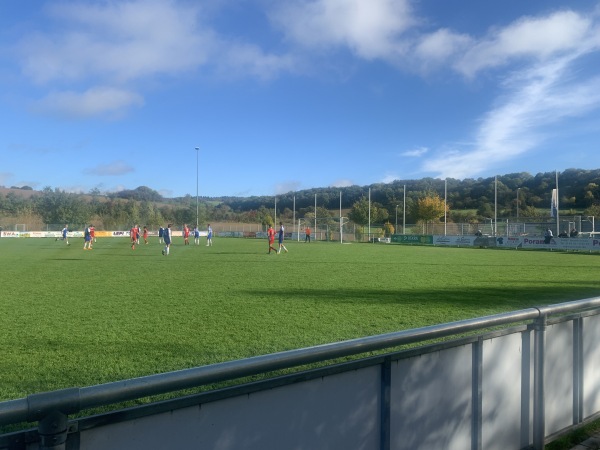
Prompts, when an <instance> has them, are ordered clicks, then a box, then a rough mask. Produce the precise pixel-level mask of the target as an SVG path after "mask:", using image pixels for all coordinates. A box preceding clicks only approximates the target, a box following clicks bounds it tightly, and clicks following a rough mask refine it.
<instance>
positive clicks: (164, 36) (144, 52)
mask: <svg viewBox="0 0 600 450" xmlns="http://www.w3.org/2000/svg"><path fill="white" fill-rule="evenodd" d="M49 8H50V12H51V15H52V16H53V17H54V18H55V19H56V20H57V21H58V23H59V24H60V25H61V26H60V27H58V28H57V31H54V32H47V33H42V32H38V33H36V34H33V35H32V36H30V37H28V38H26V39H24V40H23V41H22V42H21V44H20V46H19V49H20V52H21V54H22V65H23V71H24V73H25V75H27V76H28V77H30V78H31V79H32V80H34V81H35V82H37V83H47V82H50V81H54V82H65V81H66V82H73V81H78V80H82V79H85V78H86V77H90V76H91V77H97V76H101V77H104V78H106V79H109V80H112V81H113V82H125V81H129V80H132V79H136V78H139V77H144V76H148V75H154V74H174V73H178V72H181V71H183V70H189V69H191V68H194V67H196V66H198V65H199V64H201V63H202V62H204V61H205V60H206V57H207V55H206V49H207V48H210V46H211V44H212V35H211V33H210V32H202V31H198V30H197V28H196V17H197V14H198V10H197V9H194V8H190V7H187V6H184V5H183V4H175V3H174V2H173V1H157V0H149V1H129V2H109V3H102V4H100V5H98V4H97V5H92V4H87V3H83V2H82V3H73V2H70V3H57V4H52V5H51V6H50V7H49Z"/></svg>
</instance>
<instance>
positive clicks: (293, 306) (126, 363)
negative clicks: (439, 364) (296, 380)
mask: <svg viewBox="0 0 600 450" xmlns="http://www.w3.org/2000/svg"><path fill="white" fill-rule="evenodd" d="M71 242H72V245H71V246H69V247H67V246H66V245H65V244H64V243H63V242H61V241H58V242H55V241H54V240H53V239H0V267H1V268H2V275H1V284H0V289H1V294H0V298H1V299H2V300H1V303H2V314H0V352H1V354H2V364H1V365H0V380H2V383H0V400H8V399H15V398H21V397H25V396H27V395H28V394H32V393H36V392H41V391H49V390H54V389H59V388H64V387H73V386H89V385H94V384H99V383H105V382H109V381H114V380H120V379H125V378H130V377H137V376H142V375H148V374H153V373H159V372H166V371H171V370H177V369H183V368H188V367H194V366H199V365H205V364H211V363H216V362H221V361H227V360H233V359H238V358H244V357H249V356H254V355H259V354H266V353H272V352H277V351H282V350H288V349H293V348H300V347H306V346H311V345H316V344H322V343H328V342H334V341H339V340H345V339H351V338H356V337H362V336H368V335H374V334H379V333H385V332H390V331H397V330H401V329H407V328H414V327H421V326H425V325H430V324H436V323H443V322H448V321H454V320H460V319H465V318H470V317H477V316H482V315H488V314H494V313H497V312H502V311H510V310H515V309H521V308H526V307H529V306H534V305H545V304H550V303H557V302H563V301H568V300H576V299H581V298H587V297H593V296H597V295H599V293H600V277H598V273H599V270H598V269H599V268H600V256H599V255H595V254H583V253H561V252H545V251H543V252H534V251H516V250H486V249H466V248H434V247H410V246H400V245H383V244H381V245H379V244H378V245H373V244H349V245H341V244H339V243H311V244H304V243H297V242H287V247H288V249H289V250H290V251H289V253H287V254H281V255H268V254H267V244H266V241H264V240H251V239H247V240H246V239H218V238H217V239H215V244H214V246H213V247H211V248H208V247H206V246H204V241H203V242H202V245H201V246H193V245H191V246H187V247H184V246H183V245H182V242H181V238H178V239H177V238H176V239H175V245H174V246H173V247H172V249H171V255H170V256H168V257H164V256H162V255H161V248H162V246H161V245H159V244H158V242H157V239H156V238H154V239H153V240H152V243H151V244H149V245H146V246H144V245H141V246H139V247H137V248H136V250H135V251H132V250H131V248H130V247H129V244H128V239H127V238H115V239H108V238H106V239H99V240H98V242H97V243H96V245H95V246H94V250H92V251H84V250H82V247H83V241H82V239H72V240H71Z"/></svg>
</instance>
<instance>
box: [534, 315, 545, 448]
mask: <svg viewBox="0 0 600 450" xmlns="http://www.w3.org/2000/svg"><path fill="white" fill-rule="evenodd" d="M547 321H548V317H547V315H546V314H542V315H540V317H539V318H538V319H536V320H535V324H534V328H535V344H534V362H533V449H534V450H544V439H545V435H546V417H545V416H546V412H545V411H546V408H545V396H544V365H545V353H546V326H547Z"/></svg>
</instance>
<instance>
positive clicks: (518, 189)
mask: <svg viewBox="0 0 600 450" xmlns="http://www.w3.org/2000/svg"><path fill="white" fill-rule="evenodd" d="M520 190H521V188H517V221H518V220H519V191H520Z"/></svg>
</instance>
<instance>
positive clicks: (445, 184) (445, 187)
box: [444, 180, 448, 236]
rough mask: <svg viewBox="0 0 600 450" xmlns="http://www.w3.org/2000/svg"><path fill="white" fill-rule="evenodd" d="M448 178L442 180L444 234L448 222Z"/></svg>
mask: <svg viewBox="0 0 600 450" xmlns="http://www.w3.org/2000/svg"><path fill="white" fill-rule="evenodd" d="M447 204H448V180H444V236H446V231H447V229H446V224H447V223H448V218H447V212H446V211H448V206H447Z"/></svg>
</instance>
